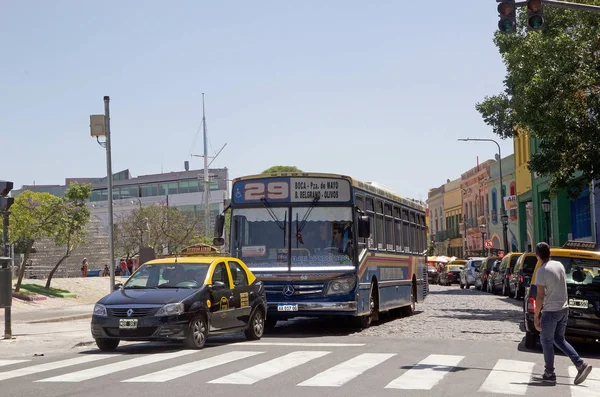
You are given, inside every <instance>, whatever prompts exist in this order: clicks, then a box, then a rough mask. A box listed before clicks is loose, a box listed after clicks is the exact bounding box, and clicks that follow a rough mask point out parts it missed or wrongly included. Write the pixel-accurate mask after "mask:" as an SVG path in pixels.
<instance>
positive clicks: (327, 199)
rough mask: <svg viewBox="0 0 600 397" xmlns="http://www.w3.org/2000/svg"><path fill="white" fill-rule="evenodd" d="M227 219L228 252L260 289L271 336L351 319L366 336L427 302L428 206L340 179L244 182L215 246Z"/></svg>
mask: <svg viewBox="0 0 600 397" xmlns="http://www.w3.org/2000/svg"><path fill="white" fill-rule="evenodd" d="M229 210H231V223H230V236H229V248H228V249H229V251H230V255H231V256H233V257H236V258H239V259H241V260H242V261H244V263H246V264H247V266H248V267H249V268H250V269H251V271H252V272H253V273H254V274H255V275H256V277H257V278H258V279H260V280H262V281H263V283H264V285H265V290H266V293H267V303H268V313H267V324H266V326H267V327H274V326H275V324H276V323H277V321H278V320H288V319H291V318H294V317H320V316H347V317H350V318H351V320H352V321H353V322H354V323H355V325H356V326H358V327H360V328H367V327H369V326H370V325H371V323H372V322H373V321H377V320H378V318H379V313H381V312H389V311H399V312H402V313H404V314H405V315H411V314H412V313H413V312H414V310H415V304H416V303H420V302H422V301H423V300H424V299H425V298H426V296H427V294H428V292H429V284H428V281H427V266H426V264H427V263H426V249H427V248H426V244H427V241H426V223H425V204H424V203H423V202H422V201H417V200H413V199H407V198H402V197H400V196H398V195H396V194H395V193H393V192H392V191H390V190H389V189H387V188H385V187H383V186H380V185H378V184H375V183H371V182H360V181H357V180H355V179H353V178H351V177H348V176H344V175H336V174H326V173H280V174H262V175H251V176H244V177H239V178H236V179H234V180H233V184H232V197H231V203H230V204H229V205H228V206H227V208H226V209H225V210H224V211H223V213H222V214H220V215H219V216H218V217H217V220H216V222H215V239H214V244H215V245H216V246H223V245H224V244H225V240H224V238H223V236H224V224H225V214H226V213H227V211H229Z"/></svg>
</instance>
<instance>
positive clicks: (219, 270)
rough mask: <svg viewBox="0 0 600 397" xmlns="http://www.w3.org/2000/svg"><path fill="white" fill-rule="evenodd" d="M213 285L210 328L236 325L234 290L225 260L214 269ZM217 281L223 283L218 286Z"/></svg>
mask: <svg viewBox="0 0 600 397" xmlns="http://www.w3.org/2000/svg"><path fill="white" fill-rule="evenodd" d="M211 281H212V285H213V286H212V287H211V301H212V304H211V308H210V311H211V318H210V330H211V331H220V330H226V329H229V328H233V327H234V317H235V304H234V291H233V288H232V285H231V282H230V280H229V273H228V272H227V268H226V266H225V262H219V263H218V264H217V265H216V266H215V269H214V271H213V275H212V280H211ZM216 283H223V284H222V285H220V286H216Z"/></svg>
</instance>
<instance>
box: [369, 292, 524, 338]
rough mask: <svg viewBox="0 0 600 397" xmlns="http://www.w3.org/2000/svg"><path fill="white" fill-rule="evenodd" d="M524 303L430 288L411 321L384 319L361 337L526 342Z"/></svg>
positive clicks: (490, 295)
mask: <svg viewBox="0 0 600 397" xmlns="http://www.w3.org/2000/svg"><path fill="white" fill-rule="evenodd" d="M522 305H523V301H521V300H515V299H513V298H509V297H503V296H500V295H492V294H489V293H487V292H481V291H478V290H475V289H474V287H471V288H470V289H469V290H464V289H460V288H459V287H458V285H452V286H450V287H444V286H439V285H431V286H430V293H429V296H428V297H427V299H426V300H425V302H424V303H421V304H417V308H416V313H415V315H413V316H411V317H404V318H398V317H391V316H383V317H382V318H381V321H380V322H379V323H378V324H374V325H373V326H371V327H370V328H368V329H366V330H363V331H362V332H361V335H364V336H380V337H386V336H390V337H398V336H401V337H409V338H410V337H412V338H429V339H431V338H440V339H446V338H457V339H494V340H497V339H498V338H499V337H500V338H502V339H503V340H505V341H513V342H519V341H521V340H522V339H523V335H524V334H523V332H522V331H521V329H520V327H522V325H521V323H522V322H523V315H522Z"/></svg>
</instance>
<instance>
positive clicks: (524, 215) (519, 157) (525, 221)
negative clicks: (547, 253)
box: [513, 129, 534, 252]
mask: <svg viewBox="0 0 600 397" xmlns="http://www.w3.org/2000/svg"><path fill="white" fill-rule="evenodd" d="M513 145H514V151H515V180H516V183H517V200H518V215H517V216H518V219H519V234H520V236H519V242H520V245H521V246H520V247H519V251H521V252H526V251H531V250H532V246H533V241H534V236H533V228H534V226H533V197H532V192H531V181H532V177H531V171H530V170H529V167H528V163H529V159H530V158H531V139H530V138H529V134H528V133H527V131H525V130H523V129H519V130H518V136H516V137H514V138H513Z"/></svg>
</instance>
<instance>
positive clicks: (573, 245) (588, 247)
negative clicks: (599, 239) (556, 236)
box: [562, 240, 597, 251]
mask: <svg viewBox="0 0 600 397" xmlns="http://www.w3.org/2000/svg"><path fill="white" fill-rule="evenodd" d="M562 248H564V249H572V250H584V251H596V250H597V248H596V243H595V242H593V241H574V240H569V241H567V242H566V243H565V244H564V245H563V246H562Z"/></svg>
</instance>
